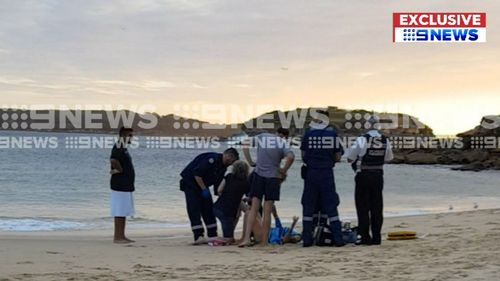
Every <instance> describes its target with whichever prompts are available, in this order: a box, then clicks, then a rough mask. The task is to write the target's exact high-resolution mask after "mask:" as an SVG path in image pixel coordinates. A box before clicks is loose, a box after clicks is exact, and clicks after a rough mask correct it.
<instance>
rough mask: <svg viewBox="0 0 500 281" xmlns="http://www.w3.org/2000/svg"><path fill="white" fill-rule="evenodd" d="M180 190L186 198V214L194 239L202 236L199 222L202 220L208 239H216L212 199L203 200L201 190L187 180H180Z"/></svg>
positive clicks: (202, 231)
mask: <svg viewBox="0 0 500 281" xmlns="http://www.w3.org/2000/svg"><path fill="white" fill-rule="evenodd" d="M181 190H183V191H184V195H185V196H186V207H187V213H188V216H189V221H190V222H191V229H192V231H193V234H194V239H195V240H196V239H198V238H199V237H201V236H204V233H205V229H204V227H203V224H202V222H201V219H202V218H203V221H204V222H205V226H206V228H207V233H208V237H217V222H216V220H215V216H214V212H213V206H214V203H213V201H212V198H211V197H210V198H203V197H202V196H201V188H200V187H199V186H197V185H196V184H195V183H194V182H192V183H190V182H189V181H187V180H181Z"/></svg>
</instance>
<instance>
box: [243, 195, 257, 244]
mask: <svg viewBox="0 0 500 281" xmlns="http://www.w3.org/2000/svg"><path fill="white" fill-rule="evenodd" d="M259 208H260V200H259V199H258V198H255V197H254V198H252V207H251V208H250V211H249V212H248V220H247V224H246V225H245V231H244V232H245V236H244V237H243V241H241V243H240V244H239V245H238V246H239V247H246V246H249V245H250V234H251V233H252V228H253V226H254V224H255V220H256V218H257V213H258V212H259Z"/></svg>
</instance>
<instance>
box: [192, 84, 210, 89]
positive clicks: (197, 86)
mask: <svg viewBox="0 0 500 281" xmlns="http://www.w3.org/2000/svg"><path fill="white" fill-rule="evenodd" d="M191 87H192V88H195V89H208V86H202V85H200V84H197V83H193V84H191Z"/></svg>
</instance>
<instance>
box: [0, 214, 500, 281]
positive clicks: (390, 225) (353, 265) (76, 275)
mask: <svg viewBox="0 0 500 281" xmlns="http://www.w3.org/2000/svg"><path fill="white" fill-rule="evenodd" d="M499 218H500V210H481V211H475V212H464V213H449V214H438V215H427V216H415V217H401V218H391V219H387V220H386V223H385V226H384V231H385V232H387V231H392V230H416V231H418V233H419V234H420V235H424V234H427V236H425V237H424V238H421V239H418V240H413V241H384V242H383V245H382V246H379V247H375V246H368V247H367V246H358V247H356V246H347V247H344V248H340V249H339V248H324V247H323V248H319V247H313V248H306V249H304V248H302V247H300V246H299V245H286V246H272V247H268V248H257V247H254V248H250V249H239V248H237V247H231V246H230V247H209V246H190V245H189V243H190V237H188V236H184V237H171V236H172V235H176V233H172V232H170V233H169V235H170V237H167V236H166V235H163V234H164V232H165V231H163V230H157V231H149V230H148V231H139V232H137V231H135V232H132V233H130V236H132V238H135V239H137V240H138V242H137V243H135V244H133V245H114V244H112V243H111V242H110V237H109V235H108V233H106V232H100V231H93V232H86V231H74V232H57V233H56V232H52V233H29V234H27V233H24V234H23V233H0V280H1V281H6V280H198V279H203V280H488V281H492V280H500V219H499ZM184 234H186V233H185V232H184Z"/></svg>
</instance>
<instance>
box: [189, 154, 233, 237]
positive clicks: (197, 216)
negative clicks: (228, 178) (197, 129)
mask: <svg viewBox="0 0 500 281" xmlns="http://www.w3.org/2000/svg"><path fill="white" fill-rule="evenodd" d="M238 159H239V154H238V151H237V150H236V149H234V148H229V149H227V150H226V151H224V153H215V152H208V153H202V154H200V155H198V156H197V157H196V158H195V159H194V160H193V161H191V163H189V164H188V165H187V166H186V168H184V170H183V171H182V172H181V177H182V179H181V181H180V189H181V190H182V191H184V194H185V196H186V206H187V212H188V215H189V220H190V222H191V229H192V231H193V234H194V241H195V243H194V244H195V245H199V244H204V243H206V242H207V241H206V240H205V237H204V232H205V229H204V227H203V224H202V222H201V218H203V221H204V222H205V227H206V229H207V234H208V237H216V236H217V222H216V220H215V216H214V213H213V200H212V195H211V193H210V189H209V187H210V186H218V185H219V183H220V182H221V181H222V179H223V178H224V173H225V172H226V168H227V167H228V166H229V165H231V164H232V163H233V162H234V161H236V160H238ZM215 192H217V191H215Z"/></svg>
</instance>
